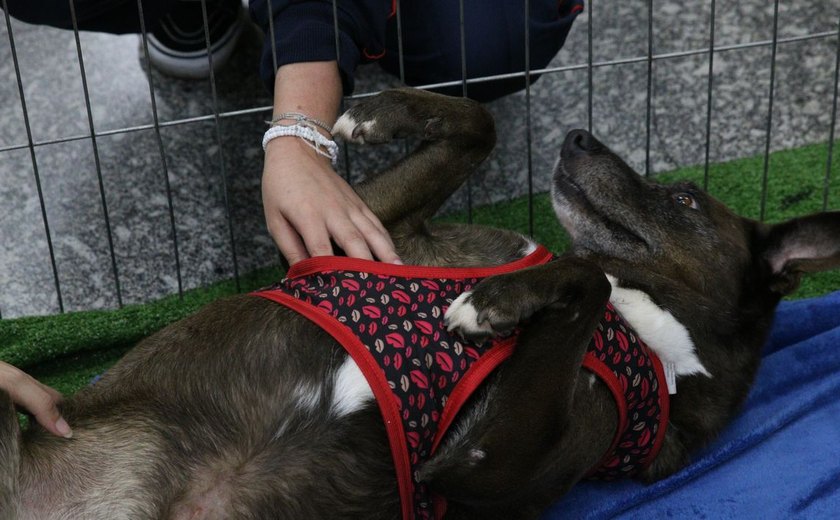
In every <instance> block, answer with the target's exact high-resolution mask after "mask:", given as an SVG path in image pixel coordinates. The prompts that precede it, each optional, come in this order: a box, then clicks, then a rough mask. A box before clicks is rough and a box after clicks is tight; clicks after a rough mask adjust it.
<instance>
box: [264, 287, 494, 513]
mask: <svg viewBox="0 0 840 520" xmlns="http://www.w3.org/2000/svg"><path fill="white" fill-rule="evenodd" d="M479 280H480V279H479V278H476V277H469V278H463V279H422V278H403V277H398V276H392V275H382V274H371V273H364V272H355V271H329V272H324V273H319V274H315V275H311V276H304V277H300V278H294V279H286V280H284V281H283V282H281V283H280V284H279V285H278V286H275V287H273V288H272V290H274V291H283V292H285V293H287V294H290V295H291V296H293V297H294V298H295V299H297V300H300V301H302V302H304V303H306V304H307V305H310V306H313V307H315V308H317V309H318V310H319V311H321V312H323V313H325V314H327V315H329V316H330V317H332V318H333V319H334V320H335V321H336V322H338V323H340V324H341V325H343V326H345V327H347V328H348V329H350V330H352V332H353V333H354V334H355V335H356V336H357V337H358V338H359V340H360V342H361V343H362V344H363V345H364V346H365V348H366V349H367V351H368V352H369V354H370V356H372V357H373V358H374V359H375V360H376V363H377V364H378V365H379V367H380V368H381V370H382V371H383V373H384V375H385V379H386V380H387V381H388V386H389V387H390V390H391V392H392V396H391V398H392V399H393V400H394V403H395V404H396V407H397V409H398V411H399V415H400V419H401V421H402V428H403V434H404V436H405V439H406V447H407V449H408V458H409V463H410V466H411V475H412V479H414V478H413V475H414V474H415V471H416V470H417V469H418V466H419V464H420V463H421V462H423V461H425V460H427V459H428V458H429V456H430V455H431V453H432V451H433V446H434V444H435V441H436V440H437V439H438V437H439V425H440V422H441V418H442V416H443V414H444V409H445V408H446V406H447V401H448V399H449V396H450V395H451V394H452V393H453V390H454V389H455V387H456V385H458V383H459V382H460V381H461V380H462V379H463V377H464V375H465V374H466V373H467V371H468V370H469V369H470V367H471V366H472V365H473V364H474V363H475V362H476V361H478V360H479V359H480V358H481V357H482V356H483V355H484V354H485V353H487V352H489V351H491V350H493V349H495V348H496V347H498V346H499V345H500V344H501V342H503V341H504V339H497V340H494V341H489V342H485V343H484V344H477V343H473V342H468V341H466V340H463V339H461V338H460V337H457V336H455V335H453V334H451V333H450V332H448V331H447V330H446V326H445V325H444V323H443V315H444V313H445V312H446V309H447V308H449V305H450V304H451V303H452V301H453V300H454V299H455V298H457V297H458V296H459V295H460V294H461V293H462V292H464V291H468V290H470V289H471V288H472V287H473V286H474V285H475V284H476V283H478V282H479ZM442 433H443V432H440V434H442ZM413 487H414V500H413V502H414V508H415V510H414V518H418V519H430V518H433V516H434V514H433V507H432V501H431V498H430V496H429V492H428V490H427V487H426V485H425V484H423V483H419V482H416V480H415V481H414V482H413Z"/></svg>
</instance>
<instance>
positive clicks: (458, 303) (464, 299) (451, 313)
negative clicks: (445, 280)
mask: <svg viewBox="0 0 840 520" xmlns="http://www.w3.org/2000/svg"><path fill="white" fill-rule="evenodd" d="M471 297H472V291H467V292H465V293H463V294H462V295H461V296H458V298H456V299H455V301H453V302H452V305H450V306H449V308H448V309H447V310H446V314H444V317H443V319H444V323H445V324H446V329H447V330H449V331H450V332H457V333H459V334H461V335H462V336H464V337H467V338H486V337H489V336H494V335H495V334H496V332H495V331H494V330H493V327H492V326H491V325H490V322H489V321H486V320H485V321H479V319H478V314H479V313H478V309H476V308H475V306H474V305H473V303H472V301H471V300H472V298H471Z"/></svg>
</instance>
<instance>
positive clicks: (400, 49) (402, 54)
mask: <svg viewBox="0 0 840 520" xmlns="http://www.w3.org/2000/svg"><path fill="white" fill-rule="evenodd" d="M394 8H395V9H396V12H395V13H394V14H395V16H396V17H397V59H398V60H399V65H400V85H405V50H404V49H403V33H402V12H401V11H400V0H396V2H395V4H394ZM409 151H410V147H409V145H408V140H405V141H403V154H405V155H408V152H409Z"/></svg>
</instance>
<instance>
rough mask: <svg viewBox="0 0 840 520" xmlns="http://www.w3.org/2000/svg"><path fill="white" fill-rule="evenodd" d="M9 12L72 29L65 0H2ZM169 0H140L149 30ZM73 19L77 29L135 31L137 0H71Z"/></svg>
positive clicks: (23, 18) (34, 21)
mask: <svg viewBox="0 0 840 520" xmlns="http://www.w3.org/2000/svg"><path fill="white" fill-rule="evenodd" d="M6 3H7V6H8V10H9V15H10V16H11V17H12V18H15V19H17V20H20V21H22V22H26V23H31V24H35V25H48V26H51V27H57V28H59V29H72V28H73V21H72V17H71V12H70V2H69V1H68V0H6ZM172 3H173V0H143V18H144V20H145V24H146V28H147V29H148V30H151V29H152V28H153V27H154V26H156V25H157V21H158V20H159V19H160V18H161V17H162V16H163V15H164V14H165V13H166V12H167V11H168V10H169V8H170V6H171V4H172ZM74 8H75V11H76V23H77V25H78V28H79V30H81V31H96V32H106V33H113V34H126V33H139V32H140V15H139V12H138V9H137V0H75V1H74Z"/></svg>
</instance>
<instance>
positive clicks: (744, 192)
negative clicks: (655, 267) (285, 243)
mask: <svg viewBox="0 0 840 520" xmlns="http://www.w3.org/2000/svg"><path fill="white" fill-rule="evenodd" d="M826 154H827V147H826V145H814V146H806V147H802V148H797V149H794V150H785V151H780V152H776V153H774V154H772V155H771V157H770V175H769V176H768V179H767V192H766V214H765V215H766V216H765V219H766V220H767V221H769V222H775V221H779V220H783V219H785V218H789V217H793V216H796V215H802V214H805V213H810V212H814V211H819V210H821V209H822V207H823V193H824V188H825V164H826V156H827V155H826ZM835 159H837V160H835V161H834V164H835V165H838V164H840V158H835ZM836 170H840V166H838V168H836ZM763 171H764V158H763V157H756V158H748V159H741V160H736V161H731V162H727V163H721V164H714V165H711V167H710V169H709V183H708V184H709V190H710V191H711V193H712V194H714V195H715V196H716V197H718V198H720V199H721V200H723V201H724V202H725V203H727V204H728V205H729V206H730V207H732V208H733V209H734V210H735V211H737V212H738V213H740V214H742V215H745V216H749V217H753V218H758V216H759V212H760V204H761V186H762V184H763V180H762V174H763ZM659 179H660V180H664V181H672V180H676V179H690V180H692V181H694V182H696V183H697V184H698V185H700V186H702V185H703V184H704V169H703V167H702V166H701V167H691V168H683V169H680V170H676V171H673V172H668V173H665V174H662V175H660V176H659ZM829 188H830V189H829V193H831V194H832V196H831V197H830V198H829V201H828V207H829V209H838V208H840V171H833V172H832V178H831V180H830V186H829ZM533 212H534V237H535V238H536V240H538V241H539V242H541V243H543V244H545V245H547V246H548V247H549V248H551V249H552V250H554V251H563V250H565V249H566V248H567V246H568V237H567V236H566V234H565V232H564V231H563V230H562V228H561V227H560V225H559V224H558V223H557V220H556V219H555V218H554V211H553V210H552V208H551V202H550V201H549V198H548V195H546V194H540V195H538V196H536V197H535V198H534V200H533ZM465 219H466V216H465V215H454V216H449V217H444V218H443V219H442V220H447V221H464V220H465ZM473 221H474V222H476V223H479V224H485V225H491V226H498V227H504V228H508V229H515V230H518V231H521V232H524V233H527V232H528V199H527V197H522V198H519V199H516V200H513V201H511V202H505V203H500V204H494V205H491V206H484V207H480V208H476V209H475V210H474V212H473ZM280 274H281V273H280V271H279V270H278V269H276V268H267V269H261V270H258V271H256V272H253V273H250V274H248V275H246V276H244V277H242V279H241V280H240V285H241V290H242V291H248V290H253V289H256V288H259V287H262V286H265V285H268V284H270V283H271V282H273V281H275V280H277V279H278V277H279V276H280ZM837 289H840V270H835V271H832V272H829V273H822V274H819V275H815V276H811V277H809V278H807V279H806V280H805V282H804V283H803V285H802V287H801V288H800V290H799V291H798V292H797V293H796V294H795V295H794V296H793V297H794V298H805V297H811V296H817V295H820V294H825V293H827V292H831V291H833V290H837ZM235 293H236V287H235V285H234V283H233V282H231V281H226V282H220V283H217V284H214V285H211V286H210V287H206V288H202V289H195V290H191V291H186V292H185V293H184V295H183V298H180V297H178V296H170V297H167V298H163V299H161V300H159V301H155V302H151V303H147V304H142V305H130V306H126V307H124V308H122V309H119V310H114V311H90V312H75V313H67V314H63V315H58V316H47V317H31V318H20V319H13V320H0V359H2V360H3V361H6V362H8V363H12V364H14V365H16V366H18V367H20V368H22V369H24V370H26V371H27V372H29V373H30V374H32V375H33V376H34V377H36V378H38V379H39V380H41V381H43V382H44V383H45V384H48V385H50V386H53V387H55V388H57V389H58V390H59V391H61V392H63V393H65V394H67V393H72V392H74V391H76V390H77V389H79V388H80V387H82V386H84V385H86V384H88V382H89V381H90V379H91V378H92V377H93V376H95V375H96V374H99V373H101V372H103V371H104V370H105V369H107V368H108V367H109V366H111V365H112V364H113V363H114V362H115V361H116V360H117V359H119V357H120V356H121V355H122V354H123V353H124V352H125V351H126V350H127V349H129V348H130V347H131V346H132V345H133V344H135V343H136V342H137V341H138V340H140V339H141V338H143V337H145V336H148V335H149V334H151V333H152V332H154V331H156V330H158V329H160V328H162V327H164V326H166V325H167V324H168V323H171V322H173V321H176V320H178V319H180V318H183V317H184V316H187V315H189V314H191V313H193V312H195V311H196V310H197V309H199V308H200V307H202V306H203V305H205V304H207V303H208V302H210V301H213V300H215V299H218V298H220V297H223V296H227V295H231V294H235Z"/></svg>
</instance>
